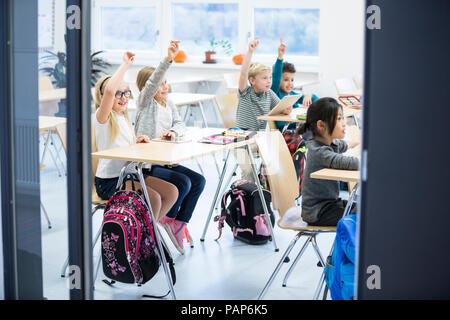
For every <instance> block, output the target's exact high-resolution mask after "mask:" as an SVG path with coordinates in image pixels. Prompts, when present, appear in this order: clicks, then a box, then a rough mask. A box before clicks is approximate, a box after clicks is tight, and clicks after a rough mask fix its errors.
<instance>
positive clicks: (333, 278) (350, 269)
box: [324, 214, 356, 300]
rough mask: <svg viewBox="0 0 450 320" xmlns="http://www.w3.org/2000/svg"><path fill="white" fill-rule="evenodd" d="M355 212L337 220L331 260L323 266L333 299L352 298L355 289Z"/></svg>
mask: <svg viewBox="0 0 450 320" xmlns="http://www.w3.org/2000/svg"><path fill="white" fill-rule="evenodd" d="M355 238H356V214H349V215H347V216H345V217H343V218H342V219H341V220H339V222H338V224H337V229H336V240H335V242H334V247H333V254H332V255H331V261H327V266H326V267H325V268H324V272H325V281H326V283H327V286H328V288H329V290H330V294H331V299H333V300H352V299H353V296H354V290H355V283H354V281H355V280H354V278H355V252H356V249H355V243H356V239H355ZM329 259H330V257H328V260H329Z"/></svg>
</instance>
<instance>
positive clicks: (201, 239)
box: [200, 150, 231, 241]
mask: <svg viewBox="0 0 450 320" xmlns="http://www.w3.org/2000/svg"><path fill="white" fill-rule="evenodd" d="M230 152H231V151H230V150H228V152H227V158H226V159H225V162H224V164H223V169H222V174H221V175H220V178H219V184H218V185H217V188H216V193H215V195H214V199H213V201H212V203H211V208H210V209H209V214H208V218H207V219H206V223H205V227H204V228H203V233H202V237H201V238H200V241H205V235H206V230H208V225H209V222H210V220H211V216H212V214H213V211H214V208H215V206H216V202H217V199H218V197H219V193H220V189H221V188H222V183H223V178H224V177H225V173H226V171H227V163H228V158H229V157H230Z"/></svg>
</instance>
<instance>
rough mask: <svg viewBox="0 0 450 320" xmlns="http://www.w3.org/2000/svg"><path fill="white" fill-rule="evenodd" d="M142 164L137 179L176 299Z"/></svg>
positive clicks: (171, 292) (172, 292)
mask: <svg viewBox="0 0 450 320" xmlns="http://www.w3.org/2000/svg"><path fill="white" fill-rule="evenodd" d="M142 165H143V163H142V162H140V163H139V164H138V175H139V181H140V183H141V187H142V191H143V192H144V196H145V200H146V201H147V204H148V208H149V210H150V213H151V215H152V222H153V229H154V230H155V237H156V244H157V246H158V252H159V255H160V259H161V261H162V265H163V269H164V273H165V274H166V279H167V284H168V285H169V288H170V294H171V296H172V299H173V300H176V297H175V290H174V289H173V281H172V275H171V274H170V271H169V268H168V267H167V260H166V255H165V254H164V250H163V247H162V244H161V241H162V240H161V238H162V237H161V234H160V233H159V230H158V227H157V223H158V222H157V221H156V220H155V215H154V214H153V209H152V206H151V203H150V198H149V196H148V192H147V186H146V184H145V179H144V175H143V173H142Z"/></svg>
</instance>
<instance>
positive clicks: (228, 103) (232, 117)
mask: <svg viewBox="0 0 450 320" xmlns="http://www.w3.org/2000/svg"><path fill="white" fill-rule="evenodd" d="M216 104H217V106H218V108H219V113H220V117H221V118H222V123H223V127H224V128H234V127H236V111H237V106H238V97H237V94H236V93H228V94H224V95H221V96H217V97H216Z"/></svg>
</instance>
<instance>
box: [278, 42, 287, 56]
mask: <svg viewBox="0 0 450 320" xmlns="http://www.w3.org/2000/svg"><path fill="white" fill-rule="evenodd" d="M285 52H286V45H285V44H284V43H283V38H280V46H279V47H278V59H280V60H282V59H283V57H284V53H285Z"/></svg>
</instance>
